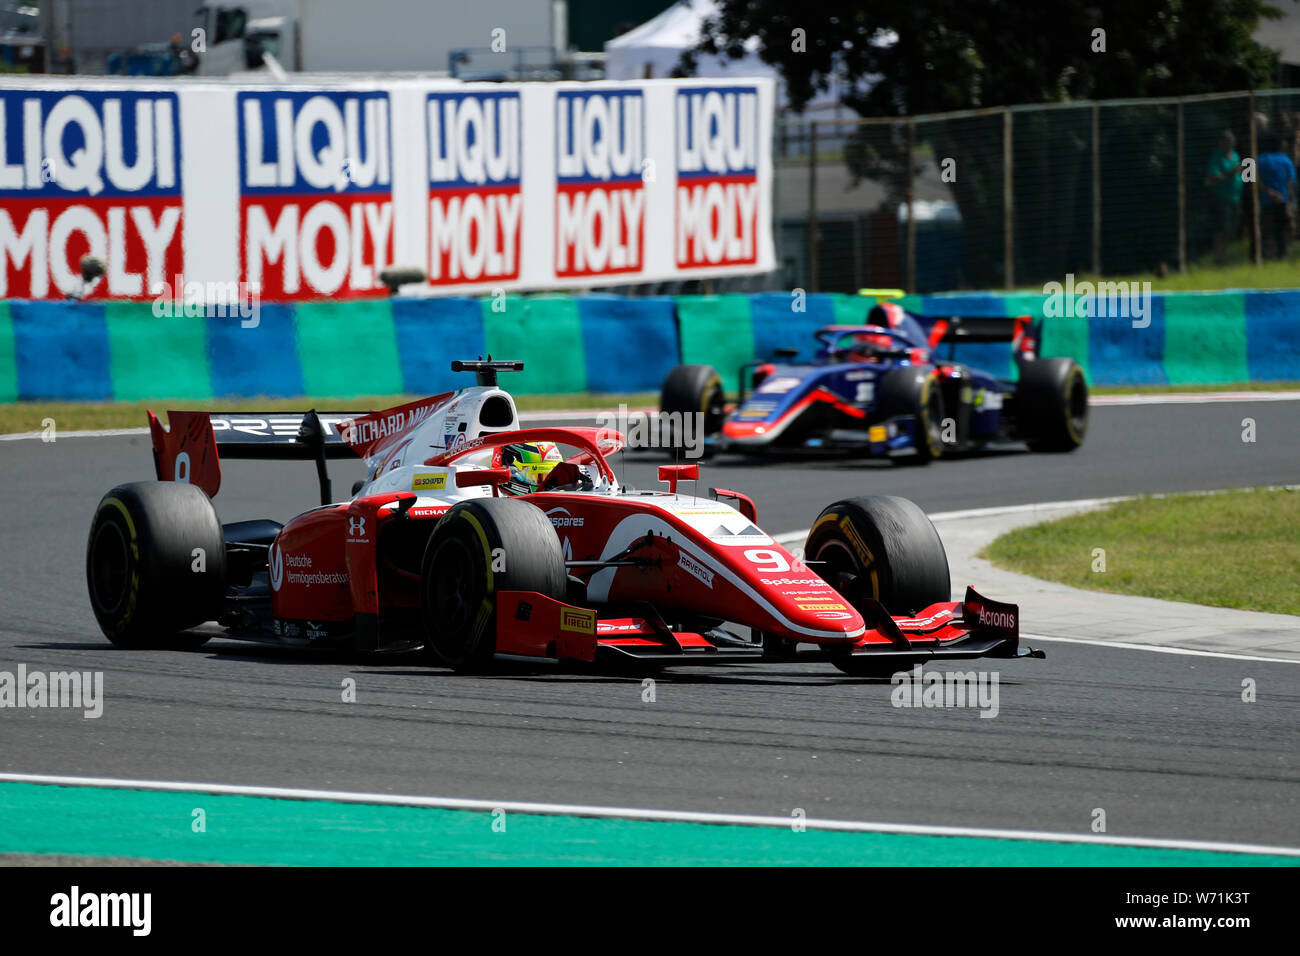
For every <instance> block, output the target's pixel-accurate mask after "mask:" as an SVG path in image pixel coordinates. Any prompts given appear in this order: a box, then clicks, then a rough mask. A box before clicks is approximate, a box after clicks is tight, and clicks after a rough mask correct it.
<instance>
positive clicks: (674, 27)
mask: <svg viewBox="0 0 1300 956" xmlns="http://www.w3.org/2000/svg"><path fill="white" fill-rule="evenodd" d="M717 11H718V5H717V3H716V2H715V0H679V2H677V3H675V4H673V5H672V6H671V7H669V8H668V9H667V10H665V11H664V12H663V13H661V14H659V15H658V16H657V17H655V18H654V19H652V20H647V21H646V22H645V23H643V24H641V25H640V26H639V27H636V28H634V29H632V30H629V31H628V32H627V33H624V34H622V35H621V36H616V37H614V39H612V40H610V41H609V42H608V43H606V44H605V76H606V77H608V78H609V79H611V80H644V79H656V78H661V77H665V76H672V75H673V70H674V69H676V67H677V64H678V62H679V61H680V60H681V56H682V53H683V52H684V51H686V50H689V49H690V48H691V47H693V46H695V45H696V44H698V43H699V42H700V38H701V35H702V31H701V26H702V25H703V23H704V21H705V20H706V19H707V18H709V17H711V16H713V15H714V14H716V13H717ZM896 41H897V36H896V35H894V34H892V33H887V34H883V35H882V36H881V37H880V39H879V40H877V41H873V42H879V43H882V44H885V45H888V44H891V43H894V42H896ZM744 48H745V56H743V57H741V58H740V59H738V60H733V59H731V58H729V57H726V56H705V55H700V56H699V57H698V58H697V60H696V70H695V75H696V76H705V77H709V76H712V77H728V78H733V79H734V78H737V77H746V76H765V77H771V78H772V79H774V80H776V84H777V86H776V88H777V104H778V106H780V107H781V108H784V107H785V104H786V97H785V84H784V83H783V82H782V80H781V75H780V73H778V72H777V70H775V69H774V68H773V67H770V66H768V65H767V64H766V63H764V62H763V61H762V60H761V59H760V58H759V56H758V50H759V39H758V37H750V38H749V39H748V40H746V41H745V43H744ZM839 99H840V83H839V80H838V79H837V78H832V80H831V84H830V87H829V89H827V91H826V92H825V93H818V94H816V95H815V96H814V97H813V100H812V102H810V103H809V104H808V106H807V109H808V110H825V109H827V108H828V107H834V106H837V105H838V103H839Z"/></svg>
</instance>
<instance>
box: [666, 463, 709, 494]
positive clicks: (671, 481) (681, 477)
mask: <svg viewBox="0 0 1300 956" xmlns="http://www.w3.org/2000/svg"><path fill="white" fill-rule="evenodd" d="M699 477H700V466H699V465H660V466H659V480H660V481H666V482H668V493H669V494H670V495H675V494H677V482H679V481H698V480H699Z"/></svg>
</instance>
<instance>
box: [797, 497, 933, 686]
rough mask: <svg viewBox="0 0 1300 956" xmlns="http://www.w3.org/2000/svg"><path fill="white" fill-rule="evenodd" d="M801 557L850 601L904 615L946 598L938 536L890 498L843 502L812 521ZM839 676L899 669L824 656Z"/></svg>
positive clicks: (907, 504) (902, 502) (920, 515)
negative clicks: (877, 604)
mask: <svg viewBox="0 0 1300 956" xmlns="http://www.w3.org/2000/svg"><path fill="white" fill-rule="evenodd" d="M804 557H805V559H806V560H807V561H809V562H821V563H817V564H812V568H813V570H815V571H816V572H817V573H818V574H819V575H820V576H821V577H822V578H823V579H824V580H825V581H827V582H828V583H829V584H830V585H831V586H832V587H834V588H836V590H838V591H839V592H840V594H841V595H843V596H844V597H845V599H847V600H848V601H849V602H850V603H856V602H857V601H861V599H863V598H869V599H871V600H874V601H879V602H880V603H881V604H882V605H884V608H885V610H886V611H888V612H889V613H890V614H892V615H895V616H898V615H907V614H916V613H917V612H918V611H921V610H922V609H924V608H926V607H929V606H930V605H931V604H938V603H940V602H943V601H948V600H950V595H951V593H952V585H951V580H950V578H949V574H948V555H947V554H946V553H945V551H944V549H943V542H942V541H941V540H940V539H939V532H937V531H936V530H935V528H934V525H933V524H931V523H930V519H929V518H928V517H926V514H925V512H924V511H922V510H921V509H920V508H919V507H918V506H917V505H916V504H914V503H913V502H911V501H909V500H907V499H906V498H898V497H894V496H892V495H871V496H868V497H863V498H849V499H847V500H845V501H837V502H835V503H834V504H832V505H830V506H828V507H827V508H826V509H825V510H823V511H822V513H821V514H820V515H819V516H818V518H817V521H816V522H815V523H814V524H813V527H812V530H811V531H809V532H808V539H807V541H806V543H805V545H804ZM831 660H832V662H833V663H834V664H835V666H836V667H838V668H839V669H840V670H842V671H844V673H846V674H853V675H855V676H887V675H888V674H890V673H892V672H893V671H895V670H897V669H898V668H899V667H900V666H901V665H899V664H897V663H890V662H882V661H876V660H871V659H870V658H865V659H864V658H861V657H858V658H849V657H836V656H833V655H832V657H831Z"/></svg>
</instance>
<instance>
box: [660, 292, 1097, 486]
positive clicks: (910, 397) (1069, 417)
mask: <svg viewBox="0 0 1300 956" xmlns="http://www.w3.org/2000/svg"><path fill="white" fill-rule="evenodd" d="M867 323H868V324H866V325H828V326H826V327H824V328H822V329H820V330H818V331H817V333H816V339H817V341H818V343H819V346H820V347H819V349H818V350H817V353H816V355H815V357H814V358H813V361H812V362H811V363H808V364H782V363H783V362H786V363H789V362H790V360H791V359H792V358H793V357H794V356H795V355H797V354H798V350H796V349H778V350H777V352H776V355H775V356H774V357H773V360H771V361H766V362H750V363H748V364H746V365H744V366H742V367H741V369H740V382H741V394H740V399H739V401H738V402H737V403H736V404H735V405H734V406H732V405H728V404H727V403H726V398H725V396H724V394H723V390H722V377H721V376H720V375H719V374H718V373H717V371H716V370H715V369H713V368H712V367H710V366H708V365H678V366H677V367H676V368H674V369H673V370H672V371H671V372H669V373H668V377H667V378H666V379H665V380H664V384H663V390H662V392H661V393H660V402H659V404H660V409H661V410H662V411H663V412H666V413H674V412H675V413H681V414H691V413H701V412H702V413H703V416H704V431H705V434H706V436H708V437H707V439H706V447H708V448H709V449H710V450H715V451H716V450H730V451H743V452H757V451H761V450H773V451H776V450H782V449H783V450H791V449H846V450H850V449H851V450H856V451H858V452H859V453H865V454H869V455H873V456H886V457H889V458H893V459H895V460H896V461H898V462H899V463H907V464H926V463H928V462H930V461H932V460H934V459H936V458H940V457H942V456H943V455H944V454H945V453H947V452H954V451H965V450H968V449H972V448H979V447H982V446H984V445H988V444H991V443H995V442H1024V443H1026V444H1027V445H1028V446H1029V447H1030V449H1032V450H1033V451H1045V452H1065V451H1073V450H1074V449H1076V448H1078V447H1079V445H1081V444H1082V443H1083V438H1084V435H1085V433H1086V432H1087V428H1088V385H1087V382H1086V381H1085V380H1084V375H1083V369H1082V368H1080V367H1079V365H1078V363H1077V362H1075V361H1074V360H1073V359H1069V358H1046V359H1039V358H1036V357H1035V355H1034V339H1033V336H1032V330H1031V326H1030V319H1029V317H1028V316H1019V317H997V318H988V317H980V318H971V317H957V316H954V317H950V318H938V319H936V318H927V317H919V316H914V315H912V314H910V313H908V312H906V311H904V309H903V308H902V307H901V306H899V305H897V304H895V303H891V302H881V303H879V304H878V305H876V306H875V307H874V308H873V309H872V310H871V312H870V313H868V316H867ZM989 342H1008V343H1011V353H1012V356H1013V357H1014V361H1015V364H1016V367H1017V370H1018V378H1017V380H1016V381H1010V380H1006V379H1000V378H997V377H996V376H993V375H990V374H989V373H987V372H983V371H980V370H979V369H975V368H971V367H969V366H967V365H963V364H960V363H958V362H956V361H954V360H953V356H954V354H955V351H956V348H957V346H958V345H960V344H964V343H989ZM943 345H948V346H949V355H948V358H946V359H945V358H941V357H940V356H939V354H938V353H939V352H940V348H941V346H943ZM746 379H748V380H749V381H750V384H751V388H752V392H751V393H750V394H749V395H746V394H745V381H746Z"/></svg>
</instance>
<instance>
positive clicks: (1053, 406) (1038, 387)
mask: <svg viewBox="0 0 1300 956" xmlns="http://www.w3.org/2000/svg"><path fill="white" fill-rule="evenodd" d="M1016 408H1017V409H1018V410H1019V412H1018V414H1019V416H1020V431H1021V434H1022V435H1023V436H1024V438H1025V441H1026V443H1027V444H1028V445H1029V448H1030V450H1032V451H1045V452H1064V451H1074V450H1075V449H1076V448H1078V447H1079V446H1080V445H1082V444H1083V438H1084V436H1085V435H1086V434H1087V432H1088V383H1087V381H1086V380H1085V379H1084V377H1083V369H1082V368H1080V367H1079V363H1078V362H1076V361H1074V359H1071V358H1065V357H1057V358H1046V359H1036V360H1033V361H1029V362H1025V363H1023V364H1022V365H1021V366H1020V381H1019V382H1018V383H1017V384H1016Z"/></svg>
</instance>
